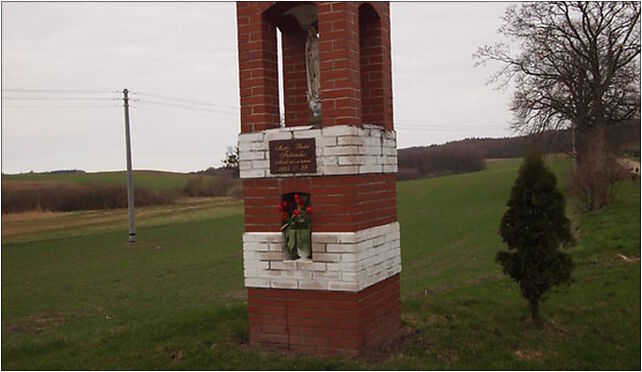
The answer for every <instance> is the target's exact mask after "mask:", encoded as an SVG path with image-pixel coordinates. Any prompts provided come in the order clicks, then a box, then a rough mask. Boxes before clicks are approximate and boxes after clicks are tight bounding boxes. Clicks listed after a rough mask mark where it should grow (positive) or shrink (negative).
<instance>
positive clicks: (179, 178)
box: [2, 170, 190, 191]
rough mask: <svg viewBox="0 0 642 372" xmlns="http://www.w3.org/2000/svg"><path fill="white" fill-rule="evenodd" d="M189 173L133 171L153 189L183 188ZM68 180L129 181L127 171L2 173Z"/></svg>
mask: <svg viewBox="0 0 642 372" xmlns="http://www.w3.org/2000/svg"><path fill="white" fill-rule="evenodd" d="M188 177H190V175H189V174H186V173H174V172H163V171H152V170H136V171H134V173H133V178H134V184H135V185H136V186H140V187H144V188H146V189H149V190H152V191H164V190H175V189H182V188H183V186H184V185H185V182H186V181H187V179H188ZM12 181H22V182H68V183H79V184H87V183H95V184H111V185H124V184H126V182H127V176H126V174H125V171H114V172H95V173H71V174H42V173H23V174H16V175H2V182H12Z"/></svg>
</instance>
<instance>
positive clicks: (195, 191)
mask: <svg viewBox="0 0 642 372" xmlns="http://www.w3.org/2000/svg"><path fill="white" fill-rule="evenodd" d="M183 193H184V194H185V195H187V196H190V197H204V196H233V197H238V196H240V195H241V182H240V180H239V179H236V178H232V177H230V176H227V175H224V176H192V177H190V178H189V179H188V180H187V182H185V186H184V187H183Z"/></svg>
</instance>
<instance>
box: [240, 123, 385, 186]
mask: <svg viewBox="0 0 642 372" xmlns="http://www.w3.org/2000/svg"><path fill="white" fill-rule="evenodd" d="M291 138H314V139H315V143H316V156H317V172H316V173H297V175H318V176H323V175H332V176H334V175H348V174H367V173H396V172H397V134H396V133H395V131H394V130H384V129H383V128H382V127H380V126H378V125H370V124H363V125H362V126H361V127H357V126H352V125H337V126H331V127H327V128H322V129H312V128H311V127H307V126H306V127H288V128H276V129H268V130H265V131H263V132H256V133H241V134H239V138H238V146H239V170H240V176H241V178H265V177H289V176H293V175H292V174H271V173H270V151H269V142H270V141H273V140H283V139H291Z"/></svg>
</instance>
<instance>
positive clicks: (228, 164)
mask: <svg viewBox="0 0 642 372" xmlns="http://www.w3.org/2000/svg"><path fill="white" fill-rule="evenodd" d="M223 164H224V165H225V169H229V170H232V171H233V172H234V173H233V174H234V177H236V178H238V176H239V148H238V146H235V147H231V146H228V147H227V152H226V153H225V159H223Z"/></svg>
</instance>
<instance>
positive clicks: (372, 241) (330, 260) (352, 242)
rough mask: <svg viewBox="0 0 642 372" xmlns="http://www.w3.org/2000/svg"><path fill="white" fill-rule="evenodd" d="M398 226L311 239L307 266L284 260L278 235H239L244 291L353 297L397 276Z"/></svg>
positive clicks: (280, 238)
mask: <svg viewBox="0 0 642 372" xmlns="http://www.w3.org/2000/svg"><path fill="white" fill-rule="evenodd" d="M399 236H400V234H399V223H398V222H393V223H390V224H387V225H381V226H376V227H372V228H369V229H365V230H361V231H357V232H354V233H326V232H324V233H315V232H313V233H312V260H302V259H299V260H294V261H292V260H285V259H284V254H283V251H282V249H279V250H278V251H276V250H275V246H276V244H278V247H281V246H282V245H281V244H282V235H281V233H278V232H250V233H245V234H243V268H244V272H245V274H244V275H245V286H246V287H258V288H282V289H315V290H332V291H348V292H358V291H361V290H362V289H364V288H366V287H369V286H370V285H372V284H375V283H378V282H380V281H382V280H384V279H387V278H389V277H391V276H393V275H395V274H397V273H400V272H401V249H400V246H401V245H400V240H399Z"/></svg>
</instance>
